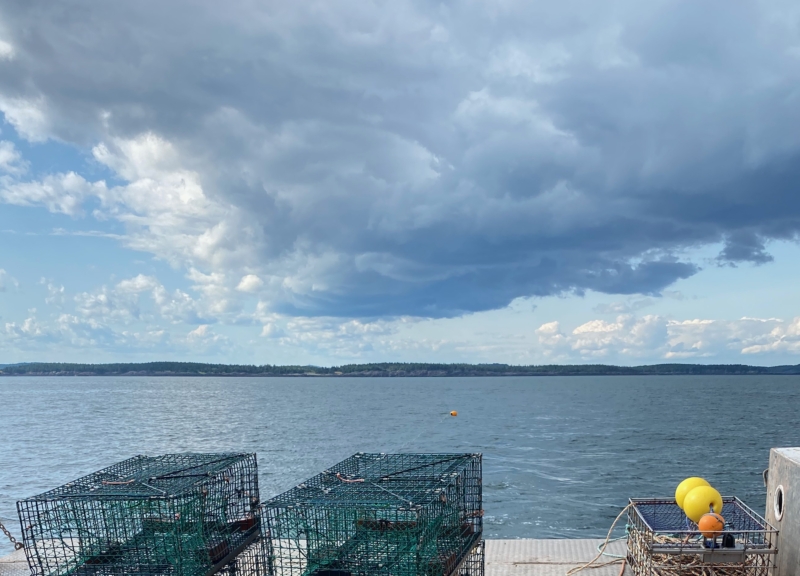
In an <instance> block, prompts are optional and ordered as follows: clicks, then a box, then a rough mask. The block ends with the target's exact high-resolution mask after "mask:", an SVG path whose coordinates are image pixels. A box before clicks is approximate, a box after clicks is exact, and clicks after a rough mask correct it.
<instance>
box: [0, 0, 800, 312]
mask: <svg viewBox="0 0 800 576" xmlns="http://www.w3.org/2000/svg"><path fill="white" fill-rule="evenodd" d="M799 23H800V11H798V9H797V8H796V6H795V4H794V3H790V2H783V3H781V2H777V3H770V4H769V5H767V4H763V3H758V2H747V1H742V2H737V3H729V2H717V3H714V2H710V3H709V2H705V3H697V2H652V3H642V2H635V1H620V2H608V3H598V2H594V1H585V2H579V1H576V2H565V3H564V2H562V3H553V2H530V1H519V2H517V1H514V0H504V1H495V2H489V1H478V0H473V1H468V2H461V3H447V2H445V3H439V4H435V3H427V2H402V1H394V2H364V1H358V2H355V1H352V2H348V1H344V0H342V1H330V2H311V1H310V2H296V3H295V2H249V1H245V0H240V1H233V2H226V3H219V2H195V1H193V2H181V1H172V2H149V1H139V2H129V3H115V4H109V3H102V4H98V3H91V2H78V1H74V0H73V1H62V2H58V3H52V2H40V1H31V0H24V1H22V0H19V1H16V2H14V1H7V2H5V3H4V5H3V7H2V8H0V38H2V39H5V40H6V41H8V42H9V43H10V44H11V45H12V46H13V47H14V51H15V56H14V58H13V59H11V60H8V61H5V62H2V63H0V66H2V71H3V72H2V74H0V95H2V97H4V98H5V99H6V100H7V101H9V102H17V103H18V102H24V101H31V102H34V101H37V99H39V100H38V101H39V102H44V103H45V104H43V105H42V106H43V107H44V109H45V110H46V112H47V123H48V130H50V132H51V133H52V134H53V135H55V136H57V137H59V138H61V139H63V140H65V141H67V142H75V143H78V144H80V145H83V146H90V145H94V144H96V143H97V142H98V141H100V140H103V139H107V138H113V137H116V138H133V137H135V136H137V135H139V134H141V133H143V132H146V131H152V132H154V133H156V134H159V135H161V136H163V137H164V138H166V139H167V140H169V141H171V142H173V143H174V144H175V145H176V147H177V148H178V149H179V150H180V152H181V155H182V157H183V158H184V161H185V163H186V164H187V167H190V168H192V169H194V170H196V171H197V172H198V173H199V174H200V175H201V177H202V182H203V186H204V189H205V190H206V193H207V194H209V195H211V196H213V197H215V198H217V199H220V200H223V201H224V202H227V203H231V204H233V205H234V206H236V207H238V208H240V209H242V210H243V211H244V213H246V214H248V215H249V217H250V218H251V220H252V222H253V223H254V225H256V226H257V227H258V228H259V229H260V230H261V231H262V232H263V237H264V241H263V242H261V243H260V244H259V245H258V246H257V250H258V254H259V259H258V262H253V263H250V265H251V268H252V269H256V270H262V275H263V274H274V273H275V272H274V270H275V269H276V268H277V269H281V270H283V271H284V272H285V273H286V274H287V275H292V274H295V273H296V271H297V270H298V269H303V270H304V275H305V276H306V277H308V278H310V279H311V280H310V282H312V283H315V286H317V288H315V289H314V290H305V291H302V290H298V291H295V293H293V294H292V295H291V296H287V297H286V298H283V299H277V300H274V301H273V307H274V308H275V309H276V310H284V311H290V312H300V313H319V314H338V315H353V316H359V315H382V314H397V313H409V314H417V315H430V316H439V315H450V314H457V313H459V312H463V311H472V310H484V309H490V308H497V307H500V306H504V305H506V304H507V303H508V302H510V301H511V300H512V299H514V298H516V297H520V296H544V295H549V294H554V293H560V292H564V291H576V292H582V291H585V290H597V291H601V292H608V293H620V294H633V293H646V294H658V293H659V291H661V290H662V289H663V288H665V287H666V286H669V285H670V284H671V283H673V282H675V281H676V280H677V279H680V278H686V277H688V276H690V275H692V274H694V273H696V272H697V270H698V268H697V266H696V265H695V264H693V263H691V262H686V261H682V260H681V259H680V257H679V255H680V254H681V252H682V251H683V250H685V249H686V248H691V247H696V246H701V245H704V244H708V243H716V242H724V245H725V247H724V249H723V251H722V253H721V254H720V256H719V260H720V261H721V262H724V263H737V262H751V263H756V264H759V263H764V262H767V261H769V260H770V258H771V257H770V256H769V254H768V253H767V251H766V248H765V246H766V243H767V242H768V241H769V240H771V239H776V238H777V239H794V238H796V237H797V234H798V231H800V195H798V184H797V183H798V181H800V180H798V178H799V177H800V169H798V168H797V166H800V130H799V128H800V92H798V90H797V86H798V85H800V84H798V80H800V34H799V33H798V30H800V25H799ZM233 240H234V241H235V240H236V238H235V237H234V238H233ZM328 256H330V258H328ZM326 258H328V259H327V260H326ZM321 261H328V262H329V263H330V262H333V264H329V265H327V266H321V265H319V262H321ZM276 263H278V264H276Z"/></svg>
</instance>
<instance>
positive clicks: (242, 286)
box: [236, 274, 264, 292]
mask: <svg viewBox="0 0 800 576" xmlns="http://www.w3.org/2000/svg"><path fill="white" fill-rule="evenodd" d="M263 285H264V281H263V280H262V279H261V278H259V277H258V276H256V275H255V274H248V275H247V276H242V279H241V280H240V281H239V285H238V286H237V287H236V289H237V290H238V291H239V292H256V291H257V290H258V289H259V288H261V287H262V286H263Z"/></svg>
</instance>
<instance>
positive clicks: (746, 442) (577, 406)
mask: <svg viewBox="0 0 800 576" xmlns="http://www.w3.org/2000/svg"><path fill="white" fill-rule="evenodd" d="M798 408H800V377H793V376H752V377H750V376H735V377H730V376H719V377H708V376H694V377H682V376H650V377H632V376H630V377H623V378H619V377H588V376H584V377H553V378H550V377H521V378H513V377H507V378H391V379H390V378H385V379H380V378H374V379H373V378H353V379H351V378H146V377H117V378H108V377H87V378H79V377H75V378H72V377H53V378H38V377H13V378H9V377H6V378H0V518H3V521H4V522H6V521H7V520H8V519H12V521H11V522H6V524H8V525H9V528H11V529H12V530H13V532H15V533H17V534H19V523H18V522H17V521H16V520H15V518H16V512H15V504H14V503H15V501H16V500H17V499H20V498H24V497H27V496H32V495H34V494H37V493H39V492H43V491H45V490H47V489H50V488H53V487H55V486H57V485H60V484H63V483H65V482H68V481H70V480H73V479H74V478H77V477H79V476H81V475H84V474H87V473H89V472H92V471H94V470H97V469H99V468H102V467H104V466H107V465H109V464H112V463H114V462H116V461H118V460H121V459H123V458H127V457H130V456H133V455H135V454H159V453H165V452H180V451H197V452H202V451H208V452H211V451H222V450H233V451H247V452H250V451H252V452H257V453H258V461H259V470H260V476H261V477H260V486H261V492H262V497H264V498H266V497H269V496H273V495H275V494H278V493H280V492H282V491H284V490H286V489H288V488H290V487H292V486H294V485H296V484H297V483H299V482H300V481H302V480H304V479H305V478H307V477H309V476H312V475H314V474H316V473H317V472H319V471H321V470H323V469H325V468H326V467H328V466H330V465H332V464H334V463H336V462H338V461H339V460H341V459H343V458H345V457H347V456H349V455H351V454H353V453H355V452H359V451H363V452H391V451H415V452H478V451H480V452H483V454H484V464H483V468H484V484H483V486H484V508H485V510H486V516H485V528H486V536H487V537H491V538H517V537H530V538H550V537H552V538H555V537H561V538H575V537H599V536H605V533H606V531H607V529H608V526H609V524H610V523H611V521H612V520H613V518H614V517H615V516H616V514H617V513H618V512H619V510H620V508H622V507H623V506H624V505H625V504H626V502H627V499H628V498H629V497H639V498H647V497H657V496H664V495H667V496H668V495H671V494H672V493H673V491H674V489H675V485H676V484H677V483H678V482H679V481H680V480H682V479H683V478H684V477H686V476H691V475H700V476H704V477H705V478H707V479H708V480H709V481H710V482H711V483H712V484H713V485H714V486H716V487H717V488H718V489H719V490H720V491H721V492H723V493H724V494H726V495H736V496H739V497H740V498H742V499H744V500H745V502H747V503H748V504H750V505H751V506H752V507H753V508H755V509H756V510H757V511H759V512H763V509H764V499H765V495H764V487H763V483H762V480H761V472H762V470H763V469H764V468H766V466H767V464H768V461H769V449H770V447H773V446H789V445H795V446H796V445H800V414H799V412H800V411H799V410H798ZM451 410H457V411H458V416H457V417H455V418H453V417H450V416H449V415H447V413H448V412H449V411H451ZM9 550H10V547H9V546H8V544H7V542H4V541H2V540H1V539H0V553H5V552H8V551H9Z"/></svg>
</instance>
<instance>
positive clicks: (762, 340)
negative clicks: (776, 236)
mask: <svg viewBox="0 0 800 576" xmlns="http://www.w3.org/2000/svg"><path fill="white" fill-rule="evenodd" d="M536 334H537V336H538V344H539V346H540V347H541V349H540V352H541V353H542V354H543V355H544V356H545V357H549V358H556V359H559V360H561V361H563V360H568V361H590V360H591V361H594V360H603V361H610V362H615V361H616V362H623V363H631V362H634V363H635V362H637V361H643V360H646V361H649V362H652V361H658V360H659V359H663V360H668V361H673V362H674V361H692V360H695V361H697V360H703V361H708V360H710V359H714V358H725V359H726V361H729V360H728V359H730V358H737V359H738V360H737V361H739V362H747V361H748V360H749V361H756V362H757V361H758V360H757V358H758V356H767V355H769V356H770V358H773V359H774V358H777V357H779V356H781V355H782V356H785V357H786V358H787V361H790V359H791V354H796V353H797V352H798V351H800V317H799V318H794V319H791V320H782V319H778V318H767V319H760V318H741V319H739V320H708V319H692V320H671V319H668V318H665V317H663V316H657V315H647V316H643V317H636V316H633V315H630V314H623V315H620V316H618V317H617V318H616V320H615V321H613V322H609V321H605V320H590V321H588V322H585V323H583V324H581V325H579V326H577V327H576V328H574V329H573V330H572V331H571V332H565V331H564V330H563V329H562V327H561V325H560V324H559V323H558V322H549V323H546V324H543V325H541V326H540V327H539V328H538V329H537V330H536Z"/></svg>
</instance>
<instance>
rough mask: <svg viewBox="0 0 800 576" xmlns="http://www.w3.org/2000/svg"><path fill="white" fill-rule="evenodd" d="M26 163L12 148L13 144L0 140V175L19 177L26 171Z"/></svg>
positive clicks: (14, 148) (15, 149)
mask: <svg viewBox="0 0 800 576" xmlns="http://www.w3.org/2000/svg"><path fill="white" fill-rule="evenodd" d="M27 168H28V166H27V162H25V161H24V160H23V159H22V155H21V154H20V153H19V151H18V150H17V148H16V146H14V143H13V142H9V141H8V140H0V173H3V172H5V173H6V174H10V175H12V176H19V175H21V174H23V173H24V172H25V171H26V170H27Z"/></svg>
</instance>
